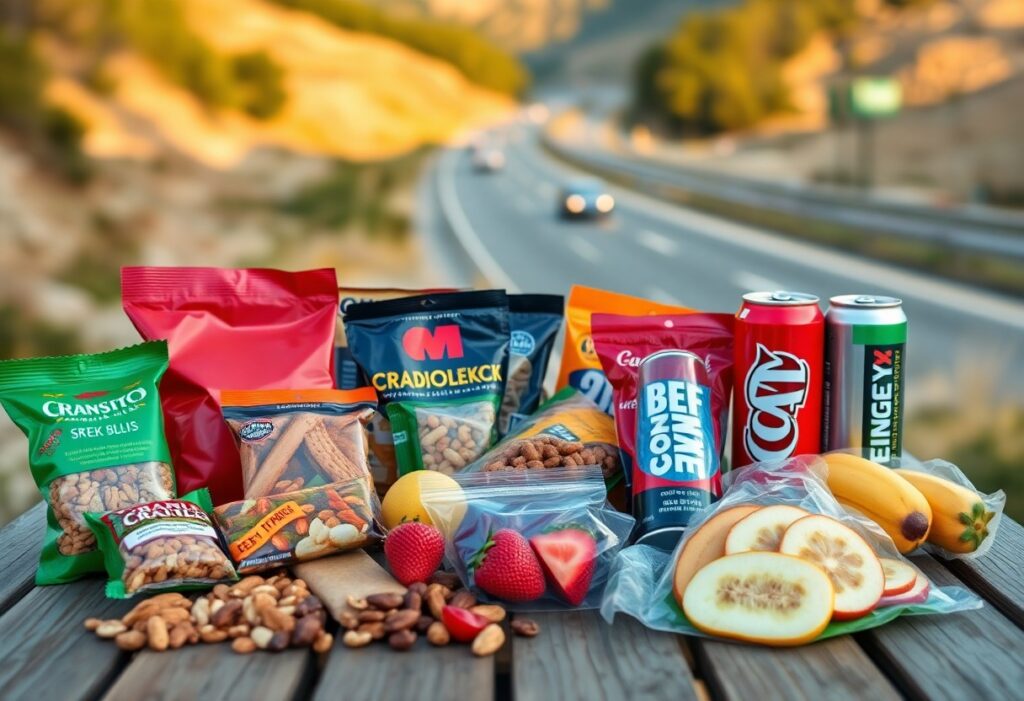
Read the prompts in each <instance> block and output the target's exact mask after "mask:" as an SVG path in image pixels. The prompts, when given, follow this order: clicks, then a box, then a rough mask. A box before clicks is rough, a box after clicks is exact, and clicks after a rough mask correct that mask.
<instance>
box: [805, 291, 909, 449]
mask: <svg viewBox="0 0 1024 701" xmlns="http://www.w3.org/2000/svg"><path fill="white" fill-rule="evenodd" d="M901 305H902V302H901V301H900V300H899V299H896V298H895V297H881V296H878V295H840V296H838V297H833V298H832V299H830V300H829V309H828V312H827V313H826V314H825V409H824V416H823V417H822V418H823V421H822V426H823V436H822V444H823V445H824V447H825V449H826V450H839V449H843V448H853V449H856V450H859V451H861V453H862V454H863V455H864V456H865V457H867V458H869V459H871V460H873V461H875V462H878V463H881V464H883V465H891V464H893V460H894V459H895V460H896V461H898V459H899V457H900V454H901V453H902V449H903V376H904V374H905V372H906V368H905V366H904V356H905V353H906V348H907V315H906V314H904V313H903V308H902V306H901Z"/></svg>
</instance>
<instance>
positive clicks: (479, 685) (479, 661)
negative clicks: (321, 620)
mask: <svg viewBox="0 0 1024 701" xmlns="http://www.w3.org/2000/svg"><path fill="white" fill-rule="evenodd" d="M266 698H271V697H270V696H267V697H266ZM341 698H345V699H402V701H436V700H437V699H458V701H474V700H475V699H478V700H479V701H493V699H494V658H493V657H485V658H479V657H474V656H473V653H472V652H470V650H469V646H468V645H456V644H451V645H448V646H446V647H442V648H437V647H432V646H431V645H430V644H429V643H427V641H426V639H425V638H424V637H423V636H420V638H419V640H417V641H416V644H415V645H414V646H413V647H412V649H410V650H408V651H406V652H396V651H394V650H392V649H391V648H390V647H388V645H387V644H386V643H383V642H380V641H377V642H374V643H371V644H370V645H368V646H367V647H363V648H358V649H354V650H353V649H350V648H347V647H345V646H344V645H343V644H342V642H341V640H340V639H338V638H336V639H335V641H334V648H333V649H332V650H331V651H330V653H328V657H327V666H326V667H325V668H324V670H323V672H322V673H321V675H320V679H319V680H318V681H317V684H316V689H315V690H314V692H313V699H314V701H337V699H341Z"/></svg>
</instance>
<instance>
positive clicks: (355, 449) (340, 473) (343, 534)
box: [214, 387, 383, 574]
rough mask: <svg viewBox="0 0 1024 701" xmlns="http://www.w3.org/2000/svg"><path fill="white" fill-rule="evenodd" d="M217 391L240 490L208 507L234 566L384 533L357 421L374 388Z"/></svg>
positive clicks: (355, 543) (268, 562) (250, 568)
mask: <svg viewBox="0 0 1024 701" xmlns="http://www.w3.org/2000/svg"><path fill="white" fill-rule="evenodd" d="M221 398H222V401H223V402H224V406H223V412H224V420H225V421H226V422H227V424H228V427H229V428H230V429H231V432H232V433H233V434H234V436H235V439H236V442H237V444H238V451H239V457H240V462H241V464H242V482H243V484H244V488H245V499H244V500H241V501H235V502H230V503H227V504H221V505H220V506H218V507H217V508H216V509H215V511H214V515H215V517H216V519H217V525H218V527H219V528H220V531H221V534H222V535H223V536H224V540H225V542H226V543H227V544H228V551H229V552H230V554H231V557H232V559H233V560H234V562H235V564H236V566H237V568H238V571H239V572H240V573H242V574H251V573H253V572H260V571H263V570H266V569H270V568H273V567H280V566H284V565H291V564H295V563H297V562H304V561H307V560H313V559H316V558H318V557H323V556H324V555H331V554H333V553H337V552H342V551H345V550H351V549H353V548H358V547H363V546H365V545H370V544H372V543H375V542H377V541H378V540H379V539H380V538H381V537H382V535H383V532H382V529H381V526H380V502H379V501H378V499H377V495H376V493H375V492H374V488H373V477H372V476H371V475H370V468H369V465H368V463H367V457H366V456H367V446H366V432H365V430H364V424H365V422H366V421H367V420H369V418H370V417H371V416H372V415H373V412H374V409H375V407H376V405H377V395H376V392H375V391H374V390H373V388H372V387H363V388H361V389H355V390H335V389H313V390H266V391H254V392H247V391H224V392H222V393H221Z"/></svg>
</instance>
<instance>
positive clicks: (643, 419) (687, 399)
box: [633, 350, 722, 550]
mask: <svg viewBox="0 0 1024 701" xmlns="http://www.w3.org/2000/svg"><path fill="white" fill-rule="evenodd" d="M636 457H637V459H636V462H635V463H634V465H633V513H634V515H635V516H636V518H637V538H636V542H638V543H644V544H646V545H653V546H655V547H659V548H662V549H665V550H671V549H672V548H673V547H675V545H676V544H677V543H678V542H679V539H680V538H681V537H682V535H683V530H684V529H685V528H686V526H687V524H689V522H690V518H691V517H692V516H693V515H694V514H695V513H697V512H699V511H701V510H703V509H704V508H705V507H707V506H708V505H709V504H711V503H712V502H714V501H716V500H717V499H718V498H719V497H720V496H721V495H722V475H721V465H720V463H719V457H718V451H717V450H716V449H715V427H714V422H713V420H712V417H711V388H710V386H709V381H708V372H707V367H706V366H705V365H704V361H703V360H701V359H700V357H699V356H697V355H696V354H694V353H691V352H689V351H685V350H665V351H659V352H657V353H653V354H651V355H649V356H647V357H646V358H644V359H643V360H642V361H641V363H640V367H639V371H638V378H637V433H636Z"/></svg>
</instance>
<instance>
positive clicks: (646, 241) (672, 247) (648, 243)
mask: <svg viewBox="0 0 1024 701" xmlns="http://www.w3.org/2000/svg"><path fill="white" fill-rule="evenodd" d="M637 239H638V240H639V241H640V245H641V246H644V247H646V248H649V249H651V250H652V251H654V252H655V253H660V254H661V255H663V256H674V255H675V254H676V252H677V251H678V250H679V244H678V243H676V242H675V241H673V240H672V239H670V238H669V237H668V236H665V235H664V234H659V233H658V232H657V231H651V230H650V229H641V230H640V233H639V234H638V235H637Z"/></svg>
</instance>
